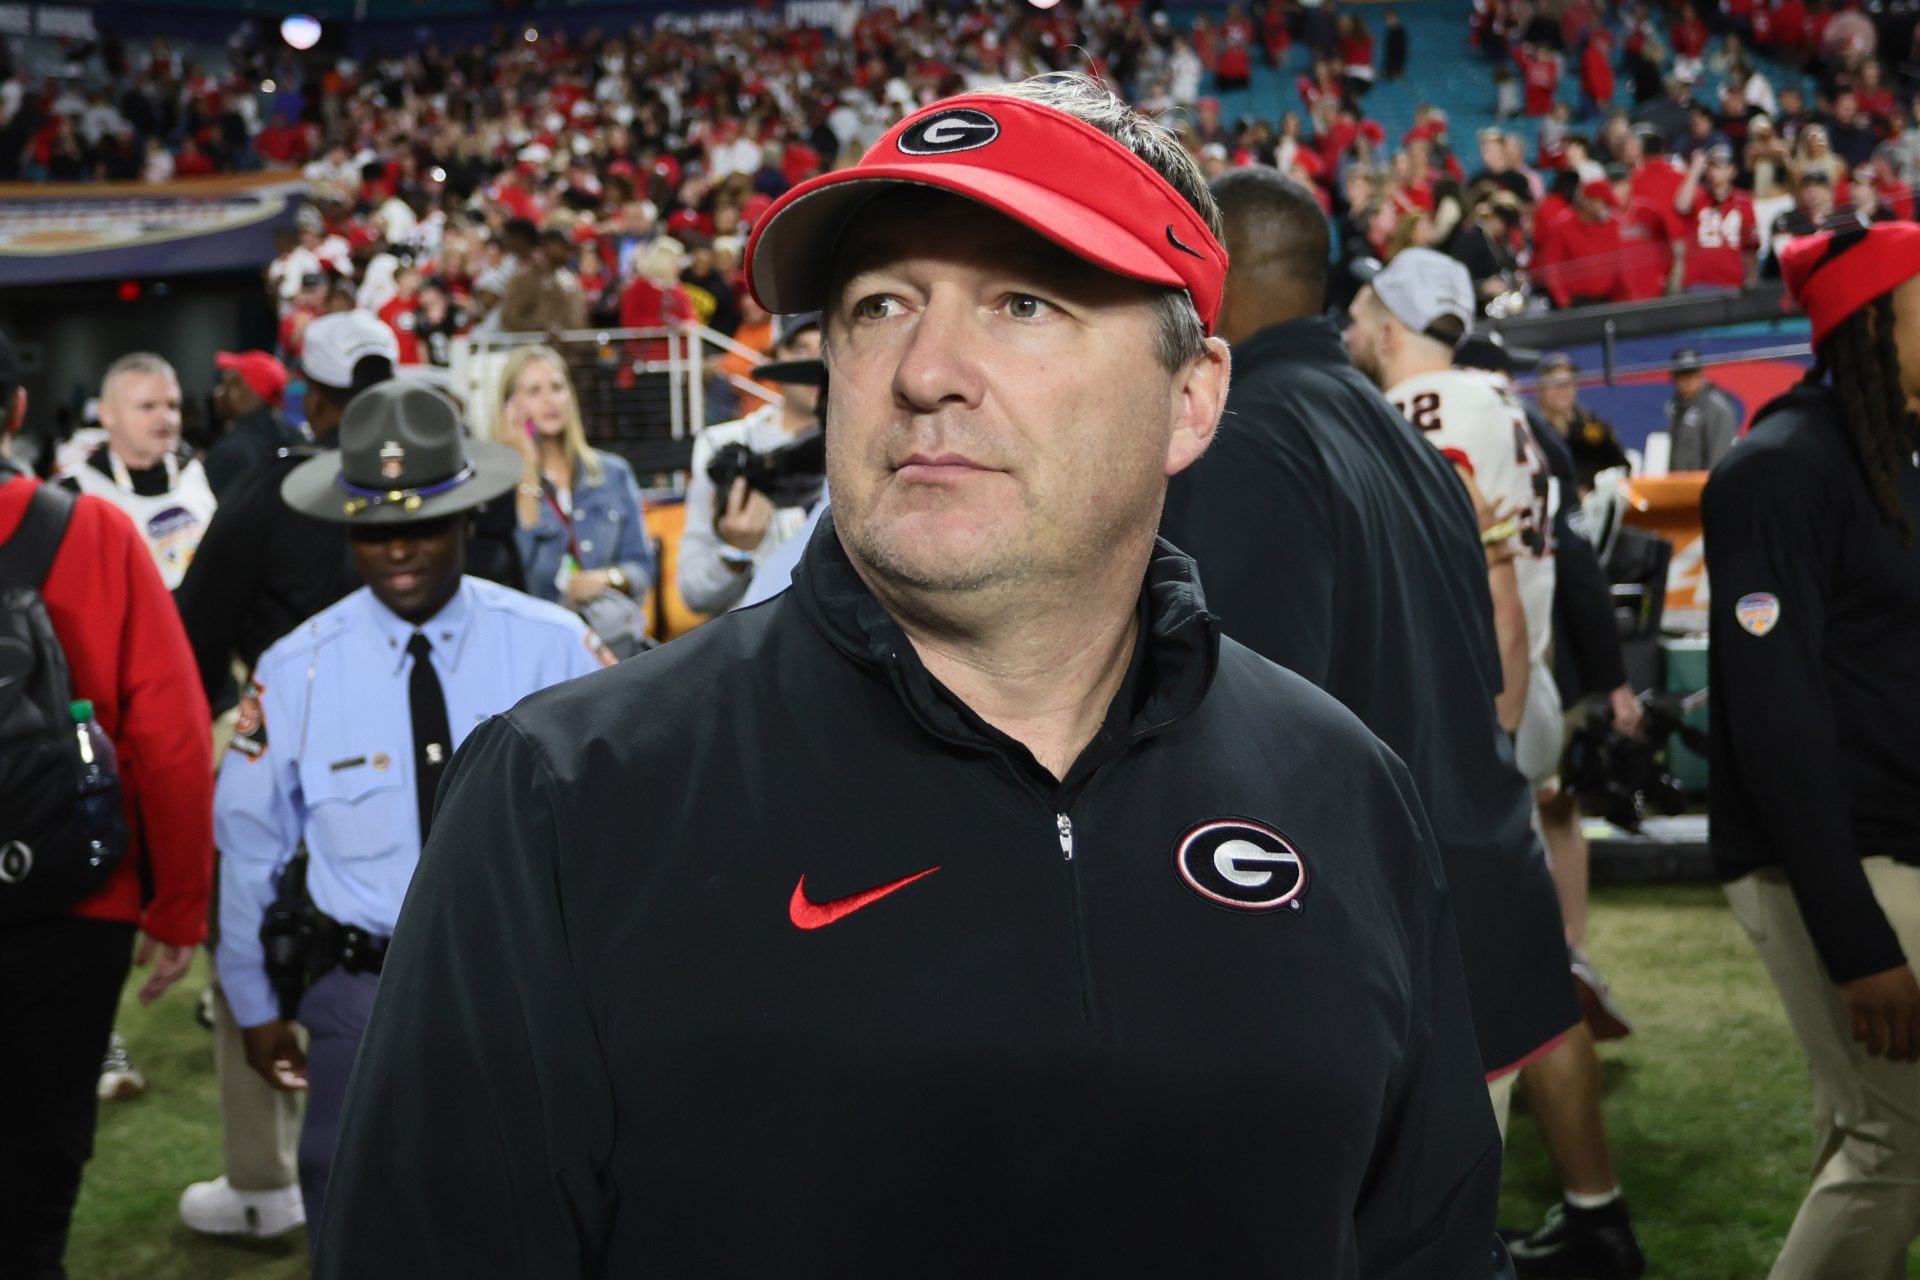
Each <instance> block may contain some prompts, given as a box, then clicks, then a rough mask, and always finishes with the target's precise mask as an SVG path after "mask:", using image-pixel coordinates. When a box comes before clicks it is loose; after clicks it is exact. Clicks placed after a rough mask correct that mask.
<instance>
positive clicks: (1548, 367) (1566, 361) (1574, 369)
mask: <svg viewBox="0 0 1920 1280" xmlns="http://www.w3.org/2000/svg"><path fill="white" fill-rule="evenodd" d="M1536 371H1537V372H1538V373H1539V374H1540V376H1541V377H1543V378H1544V377H1545V376H1546V375H1548V374H1550V373H1578V372H1580V366H1579V365H1577V364H1575V363H1574V362H1573V357H1572V356H1570V355H1568V354H1567V353H1566V352H1564V351H1549V352H1547V354H1545V355H1543V356H1541V357H1540V364H1539V366H1538V368H1537V370H1536Z"/></svg>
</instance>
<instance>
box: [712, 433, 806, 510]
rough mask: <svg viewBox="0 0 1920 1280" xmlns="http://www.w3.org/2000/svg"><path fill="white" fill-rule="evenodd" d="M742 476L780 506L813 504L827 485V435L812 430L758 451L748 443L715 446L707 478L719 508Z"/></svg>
mask: <svg viewBox="0 0 1920 1280" xmlns="http://www.w3.org/2000/svg"><path fill="white" fill-rule="evenodd" d="M740 476H745V477H746V478H747V487H748V488H749V489H754V490H757V491H758V492H760V493H764V494H766V495H767V497H769V498H770V499H772V500H773V505H774V506H776V507H811V506H812V505H813V504H814V503H816V502H818V501H819V500H820V493H821V491H822V489H824V488H825V486H826V480H827V438H826V436H825V435H824V434H823V433H822V432H819V431H809V432H808V433H807V434H805V435H803V436H801V437H800V438H799V439H797V440H793V441H791V442H789V443H787V444H783V445H781V446H780V447H779V448H777V449H769V450H767V451H766V452H765V453H755V452H754V451H753V450H752V449H749V448H748V447H747V446H746V445H744V444H729V445H722V446H721V447H720V448H718V449H716V450H714V454H713V461H712V462H710V463H708V464H707V478H708V479H710V480H712V481H713V497H714V509H715V510H716V511H718V510H720V509H722V508H724V507H725V505H726V501H727V494H728V493H730V492H731V491H732V489H733V482H734V480H735V479H736V478H738V477H740Z"/></svg>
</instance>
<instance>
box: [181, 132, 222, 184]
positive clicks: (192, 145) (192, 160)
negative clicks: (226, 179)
mask: <svg viewBox="0 0 1920 1280" xmlns="http://www.w3.org/2000/svg"><path fill="white" fill-rule="evenodd" d="M215 172H217V170H216V169H215V167H214V163H213V158H212V157H211V156H209V155H208V154H207V153H206V152H204V151H202V150H201V149H200V141H199V139H197V138H194V137H192V136H189V137H187V138H186V139H184V140H183V141H182V142H181V143H180V154H178V155H176V156H175V157H174V158H173V176H174V177H176V178H204V177H206V176H207V175H208V174H210V173H215Z"/></svg>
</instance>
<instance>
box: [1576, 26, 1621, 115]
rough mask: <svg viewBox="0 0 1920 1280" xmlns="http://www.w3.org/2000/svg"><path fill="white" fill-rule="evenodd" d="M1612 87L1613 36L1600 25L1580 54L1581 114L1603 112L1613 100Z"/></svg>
mask: <svg viewBox="0 0 1920 1280" xmlns="http://www.w3.org/2000/svg"><path fill="white" fill-rule="evenodd" d="M1613 87H1614V85H1613V37H1612V36H1610V35H1608V34H1607V30H1606V28H1605V27H1601V28H1598V29H1597V30H1595V31H1594V33H1593V36H1592V38H1591V39H1589V40H1588V41H1587V51H1586V52H1585V53H1583V54H1581V55H1580V93H1581V100H1580V106H1581V114H1583V115H1588V116H1597V115H1599V114H1601V113H1602V112H1604V111H1605V110H1606V109H1607V107H1608V105H1609V104H1611V103H1612V102H1613Z"/></svg>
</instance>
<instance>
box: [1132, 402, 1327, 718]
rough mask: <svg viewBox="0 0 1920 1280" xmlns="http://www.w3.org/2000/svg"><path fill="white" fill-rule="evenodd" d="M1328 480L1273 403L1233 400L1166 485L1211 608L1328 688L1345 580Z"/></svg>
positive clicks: (1267, 652) (1178, 530)
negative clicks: (1203, 447)
mask: <svg viewBox="0 0 1920 1280" xmlns="http://www.w3.org/2000/svg"><path fill="white" fill-rule="evenodd" d="M1333 526H1334V515H1333V509H1332V493H1331V482H1330V481H1329V480H1328V479H1327V478H1326V469H1325V465H1324V463H1323V462H1322V460H1321V459H1320V458H1319V457H1318V455H1317V454H1316V453H1315V452H1314V450H1313V448H1312V445H1311V444H1310V443H1309V442H1307V441H1306V439H1305V433H1303V432H1301V431H1299V430H1297V429H1296V424H1295V420H1294V410H1293V408H1292V407H1291V406H1290V405H1289V404H1288V403H1286V402H1284V401H1281V400H1278V399H1275V398H1273V397H1260V398H1255V397H1254V396H1252V395H1247V396H1244V397H1243V398H1241V399H1239V400H1237V401H1236V402H1235V405H1234V412H1233V414H1232V415H1230V416H1229V417H1228V418H1227V419H1226V420H1225V421H1224V422H1222V423H1221V424H1220V435H1219V438H1218V439H1217V440H1215V441H1214V445H1213V447H1212V448H1211V449H1209V450H1208V451H1207V452H1206V453H1205V454H1204V455H1203V456H1202V457H1201V459H1200V461H1199V462H1196V463H1195V464H1194V465H1193V466H1192V467H1190V468H1188V470H1187V471H1186V472H1185V473H1183V474H1182V475H1180V476H1177V477H1175V479H1174V483H1173V485H1172V486H1170V487H1169V491H1168V496H1167V508H1166V516H1165V518H1164V519H1163V521H1162V524H1161V530H1162V532H1163V533H1164V534H1165V535H1166V538H1167V540H1168V541H1169V542H1171V543H1173V544H1174V545H1175V546H1176V547H1179V548H1180V549H1181V550H1182V551H1184V552H1186V553H1187V554H1188V555H1190V556H1192V557H1193V558H1194V559H1195V560H1196V561H1197V562H1198V563H1199V565H1200V580H1201V583H1202V585H1203V586H1204V587H1205V588H1206V593H1207V607H1208V609H1209V610H1210V611H1212V612H1213V613H1214V614H1216V615H1217V616H1218V617H1219V618H1220V620H1221V622H1222V624H1223V629H1224V630H1225V631H1226V633H1227V634H1228V635H1230V636H1232V637H1233V638H1234V639H1236V640H1238V641H1239V642H1240V643H1241V644H1244V645H1246V646H1247V647H1248V648H1249V649H1252V650H1253V651H1254V652H1255V653H1258V654H1260V655H1262V656H1263V657H1266V658H1269V659H1271V660H1273V661H1274V662H1277V663H1279V664H1280V665H1281V666H1283V667H1286V668H1287V669H1288V670H1290V671H1294V672H1297V673H1298V674H1300V675H1302V676H1305V677H1306V678H1307V679H1308V680H1311V681H1312V682H1313V683H1315V684H1317V685H1320V686H1322V687H1325V685H1326V682H1327V667H1328V663H1329V662H1330V661H1331V659H1332V648H1331V646H1332V641H1333V634H1332V633H1333V594H1334V584H1335V583H1336V581H1337V580H1338V577H1339V562H1340V556H1339V547H1338V545H1337V535H1336V530H1335V529H1334V527H1333Z"/></svg>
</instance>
